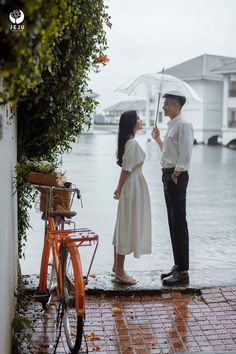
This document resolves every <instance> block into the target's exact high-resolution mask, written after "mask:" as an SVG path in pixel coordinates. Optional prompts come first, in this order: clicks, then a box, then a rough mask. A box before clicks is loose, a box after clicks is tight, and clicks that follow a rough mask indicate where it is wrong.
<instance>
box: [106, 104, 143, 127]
mask: <svg viewBox="0 0 236 354" xmlns="http://www.w3.org/2000/svg"><path fill="white" fill-rule="evenodd" d="M131 110H135V111H137V114H138V115H139V116H140V117H141V118H142V119H143V123H144V124H145V114H146V101H145V100H133V101H122V102H119V103H116V104H114V105H112V106H110V107H107V108H105V109H104V113H105V115H104V123H107V124H118V123H119V120H120V116H121V114H122V113H123V112H125V111H131Z"/></svg>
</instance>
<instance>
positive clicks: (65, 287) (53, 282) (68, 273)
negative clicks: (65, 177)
mask: <svg viewBox="0 0 236 354" xmlns="http://www.w3.org/2000/svg"><path fill="white" fill-rule="evenodd" d="M31 185H33V186H34V187H35V188H36V189H37V190H39V191H40V192H41V197H40V209H41V211H43V217H44V219H45V234H44V245H43V252H42V259H41V268H40V277H39V287H38V289H37V291H36V294H35V298H36V300H37V301H40V302H41V303H42V305H43V308H44V309H47V308H48V306H49V305H50V303H51V300H52V297H53V295H54V294H56V295H57V297H58V300H59V302H60V305H61V308H62V317H63V325H64V332H65V337H66V341H67V344H68V347H69V349H70V351H71V353H78V351H79V349H80V347H81V342H82V335H83V324H84V318H85V284H87V281H88V276H89V274H90V270H91V266H92V263H93V260H94V257H95V253H96V251H97V247H98V239H99V237H98V235H97V234H96V233H95V232H93V231H91V230H89V229H86V228H80V229H76V228H75V223H74V222H72V221H71V218H72V217H73V216H75V215H76V212H74V211H71V210H70V209H71V204H72V202H73V200H74V197H75V196H76V197H77V198H78V199H79V198H80V197H81V196H80V191H79V190H78V189H77V188H65V187H54V186H52V187H50V186H46V185H37V184H31ZM64 197H66V198H64ZM63 199H64V200H63ZM68 201H69V202H68ZM65 204H67V205H66V208H67V209H68V210H66V209H65ZM71 225H73V227H71ZM92 244H95V248H94V252H93V254H92V258H91V262H90V265H89V267H88V271H87V274H86V276H83V271H82V264H81V258H80V253H79V247H81V246H91V245H92Z"/></svg>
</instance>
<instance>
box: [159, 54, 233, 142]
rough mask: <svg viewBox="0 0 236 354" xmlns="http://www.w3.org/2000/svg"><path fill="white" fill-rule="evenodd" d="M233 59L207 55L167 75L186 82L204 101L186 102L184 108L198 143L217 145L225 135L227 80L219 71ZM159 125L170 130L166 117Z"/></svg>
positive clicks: (166, 71) (190, 61)
mask: <svg viewBox="0 0 236 354" xmlns="http://www.w3.org/2000/svg"><path fill="white" fill-rule="evenodd" d="M233 59H235V58H229V57H223V56H218V55H209V54H204V55H201V56H199V57H196V58H193V59H191V60H188V61H185V62H184V63H181V64H178V65H176V66H173V67H171V68H168V69H166V70H165V73H166V74H169V75H173V76H176V77H178V78H180V79H182V80H184V81H186V82H187V83H188V84H189V85H190V86H192V88H193V89H194V90H195V91H196V92H197V93H198V95H199V96H200V97H201V99H202V101H203V102H201V103H194V104H192V103H191V104H188V103H186V104H185V106H184V109H183V112H184V116H185V118H186V119H187V120H189V121H190V122H192V124H193V126H194V132H195V140H196V141H197V142H198V143H214V142H217V138H218V137H221V136H222V124H223V77H222V75H220V72H216V71H215V69H216V68H219V67H221V66H222V65H225V64H228V63H230V62H232V60H233ZM225 80H226V78H225ZM230 104H231V103H230ZM235 106H236V105H234V107H235ZM159 126H160V128H161V129H163V130H165V129H166V120H165V119H162V115H159Z"/></svg>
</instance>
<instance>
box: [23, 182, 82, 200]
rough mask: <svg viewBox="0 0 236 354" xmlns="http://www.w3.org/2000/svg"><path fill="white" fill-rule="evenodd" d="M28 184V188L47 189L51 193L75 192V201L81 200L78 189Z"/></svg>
mask: <svg viewBox="0 0 236 354" xmlns="http://www.w3.org/2000/svg"><path fill="white" fill-rule="evenodd" d="M26 184H28V185H29V186H33V187H35V188H37V189H39V188H46V189H48V190H49V191H51V190H52V191H53V190H59V191H64V192H75V193H76V196H77V199H80V198H81V193H80V190H79V189H78V188H67V187H60V186H46V185H44V184H34V183H26Z"/></svg>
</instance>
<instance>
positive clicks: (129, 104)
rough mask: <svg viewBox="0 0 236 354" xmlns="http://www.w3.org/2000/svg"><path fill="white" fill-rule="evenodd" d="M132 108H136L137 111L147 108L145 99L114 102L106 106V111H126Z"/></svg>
mask: <svg viewBox="0 0 236 354" xmlns="http://www.w3.org/2000/svg"><path fill="white" fill-rule="evenodd" d="M132 109H135V110H137V111H140V110H143V109H146V101H145V100H132V101H122V102H118V103H116V104H113V105H112V106H110V107H107V108H105V109H104V111H105V112H107V111H113V112H125V111H128V110H132Z"/></svg>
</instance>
